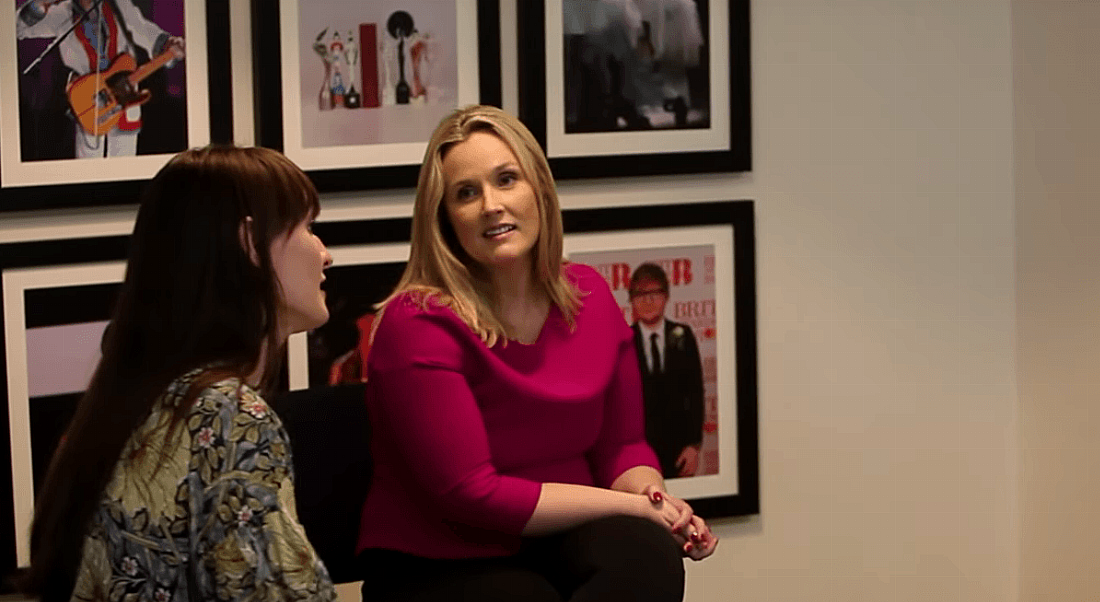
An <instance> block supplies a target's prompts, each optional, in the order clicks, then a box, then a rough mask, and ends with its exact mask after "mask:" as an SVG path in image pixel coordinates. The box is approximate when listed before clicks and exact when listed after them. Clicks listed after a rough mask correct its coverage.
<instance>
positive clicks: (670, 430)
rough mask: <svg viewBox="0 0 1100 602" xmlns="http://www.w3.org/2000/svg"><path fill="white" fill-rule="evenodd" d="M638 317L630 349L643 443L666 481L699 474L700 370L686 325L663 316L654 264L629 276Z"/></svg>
mask: <svg viewBox="0 0 1100 602" xmlns="http://www.w3.org/2000/svg"><path fill="white" fill-rule="evenodd" d="M629 291H630V304H631V306H632V307H633V308H634V315H635V317H636V319H635V321H634V325H633V329H634V348H635V350H636V351H637V353H638V367H639V368H640V369H641V372H642V396H643V399H644V401H645V422H646V439H647V440H648V441H649V444H650V445H651V446H652V447H653V450H654V451H655V452H657V458H658V460H660V462H661V472H662V473H663V474H664V476H665V478H676V477H690V476H693V475H695V473H696V472H697V471H698V470H699V449H700V447H701V446H702V443H703V418H704V406H703V365H702V360H701V359H700V356H699V345H698V344H697V343H696V341H695V335H694V334H693V333H692V331H691V327H690V326H688V325H687V324H681V323H679V322H673V321H672V320H669V319H668V318H666V317H665V306H666V305H667V304H668V295H669V284H668V275H667V274H665V271H664V270H663V269H661V267H660V266H658V265H656V264H653V263H643V264H641V265H639V266H638V267H637V268H636V269H635V270H634V273H633V274H632V275H631V277H630V288H629Z"/></svg>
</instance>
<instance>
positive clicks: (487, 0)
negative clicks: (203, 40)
mask: <svg viewBox="0 0 1100 602" xmlns="http://www.w3.org/2000/svg"><path fill="white" fill-rule="evenodd" d="M253 17H254V23H255V30H254V31H255V35H256V38H257V46H256V55H255V73H256V75H257V78H258V84H259V85H258V90H259V95H258V97H257V107H258V114H259V140H260V143H261V144H262V145H263V146H269V147H272V148H278V149H280V150H282V151H283V152H284V153H285V154H286V156H287V157H289V158H290V159H291V160H293V161H294V162H295V163H297V164H298V165H299V166H301V167H302V168H303V169H304V170H306V171H307V172H308V173H309V174H310V176H311V177H312V178H313V180H314V182H315V183H316V184H317V186H318V188H319V189H321V190H326V191H327V190H349V189H363V188H379V187H399V186H412V185H414V184H415V183H416V172H417V170H418V168H419V164H420V162H421V160H422V159H423V155H424V149H425V148H426V147H427V141H428V138H429V137H430V136H431V133H432V130H433V129H434V128H435V126H436V124H437V123H439V121H440V120H441V119H442V118H443V117H444V116H445V115H447V114H448V113H449V112H451V111H452V110H454V109H455V108H457V107H459V106H464V105H468V104H476V103H485V104H494V105H499V104H500V95H501V94H500V85H501V84H500V79H501V74H500V24H499V21H500V17H499V0H450V1H441V0H373V1H371V2H343V1H340V0H278V1H277V2H275V1H267V0H253Z"/></svg>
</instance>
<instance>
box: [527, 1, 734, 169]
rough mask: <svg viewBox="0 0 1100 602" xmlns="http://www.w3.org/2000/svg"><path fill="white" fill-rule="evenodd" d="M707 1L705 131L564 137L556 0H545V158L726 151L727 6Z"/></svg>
mask: <svg viewBox="0 0 1100 602" xmlns="http://www.w3.org/2000/svg"><path fill="white" fill-rule="evenodd" d="M703 1H705V2H709V7H710V27H709V29H708V37H707V39H708V41H709V44H708V48H709V49H710V127H709V128H707V129H686V130H665V129H658V130H650V131H643V132H595V133H581V134H566V133H565V98H564V93H565V88H564V86H563V84H562V82H564V81H565V67H564V61H565V58H564V57H565V48H564V38H563V35H562V33H561V32H562V31H563V30H562V0H546V15H545V22H546V156H547V157H550V158H558V157H577V156H596V155H630V154H648V153H668V152H677V151H684V152H687V151H727V150H729V148H730V113H729V106H730V97H729V94H730V73H729V64H730V63H729V60H730V57H729V44H728V43H727V40H729V2H728V1H727V0H703Z"/></svg>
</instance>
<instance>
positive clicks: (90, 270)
mask: <svg viewBox="0 0 1100 602" xmlns="http://www.w3.org/2000/svg"><path fill="white" fill-rule="evenodd" d="M125 271H126V262H124V261H112V262H104V263H92V264H86V265H79V266H50V267H34V268H14V269H11V270H5V271H4V274H3V279H2V282H0V286H2V287H3V304H4V354H5V357H6V358H7V366H6V368H7V373H8V400H7V401H8V434H9V437H10V444H11V472H12V504H13V509H14V512H13V513H14V518H15V547H16V563H17V564H18V566H21V567H25V566H27V565H28V564H29V563H30V539H29V538H30V525H31V518H32V516H33V515H34V472H33V467H32V464H31V421H30V388H29V383H28V377H27V376H28V366H27V330H26V308H25V307H24V303H23V300H24V298H25V297H24V294H25V293H26V291H28V290H31V289H39V288H60V287H68V286H83V285H91V284H109V283H112V282H122V279H123V276H124V274H125Z"/></svg>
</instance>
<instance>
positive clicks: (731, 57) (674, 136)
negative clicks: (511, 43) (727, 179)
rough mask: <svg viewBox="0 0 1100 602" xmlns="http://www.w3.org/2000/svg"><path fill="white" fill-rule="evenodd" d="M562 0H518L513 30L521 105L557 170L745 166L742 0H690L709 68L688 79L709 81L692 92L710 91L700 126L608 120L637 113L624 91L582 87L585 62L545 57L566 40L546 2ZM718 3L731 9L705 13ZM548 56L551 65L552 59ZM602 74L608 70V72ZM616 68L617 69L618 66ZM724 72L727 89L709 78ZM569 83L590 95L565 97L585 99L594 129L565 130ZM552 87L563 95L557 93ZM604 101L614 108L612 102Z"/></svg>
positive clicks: (748, 165) (600, 173)
mask: <svg viewBox="0 0 1100 602" xmlns="http://www.w3.org/2000/svg"><path fill="white" fill-rule="evenodd" d="M564 1H567V0H524V1H522V2H518V3H517V22H518V23H517V24H518V36H519V39H520V40H521V43H520V44H519V114H520V118H521V119H522V120H523V122H524V123H525V124H526V125H527V127H528V128H529V129H530V130H531V132H532V133H533V134H534V135H535V137H536V139H538V141H539V143H540V144H541V145H542V147H543V150H544V151H546V153H547V157H548V159H549V160H550V166H551V168H552V169H553V171H554V175H555V177H557V178H592V177H618V176H638V175H655V174H684V173H712V172H746V171H750V170H751V169H752V132H751V110H750V104H751V99H750V60H749V49H750V46H749V0H696V2H697V3H699V5H701V7H702V8H701V9H700V10H699V15H700V20H701V21H702V28H701V29H702V32H703V36H704V39H705V40H706V42H705V45H704V46H703V47H702V49H701V53H700V56H701V59H700V62H699V64H698V67H697V68H698V69H703V72H704V73H709V77H707V76H705V75H700V76H696V77H694V78H693V80H692V82H691V85H690V86H689V87H690V88H695V89H696V92H698V89H699V88H700V84H696V83H695V82H696V81H705V82H706V83H704V84H701V85H703V86H706V90H707V91H709V95H708V94H701V93H700V94H697V96H698V97H700V98H709V99H711V101H709V102H707V103H706V104H707V107H708V108H707V109H706V110H707V111H708V116H707V117H706V122H707V124H706V127H705V128H704V127H702V125H699V124H693V125H680V126H676V127H670V128H656V127H655V128H654V129H640V128H641V126H640V125H636V126H634V125H632V126H627V125H626V122H625V121H622V122H620V125H621V126H622V127H625V128H626V129H622V130H619V129H617V127H618V126H612V125H610V124H611V123H613V122H614V121H615V118H614V116H613V115H614V113H616V112H619V111H620V110H625V111H626V112H627V113H633V114H635V115H638V114H639V112H638V111H636V110H635V108H629V109H622V107H623V106H625V105H624V100H623V98H622V96H621V95H616V96H614V97H611V96H608V95H606V94H597V93H594V92H591V93H590V92H588V91H590V90H593V89H595V88H597V87H599V86H596V85H587V84H583V83H581V81H580V80H578V79H577V78H580V77H582V76H581V75H578V74H579V73H582V72H584V69H581V68H579V67H578V66H577V65H575V64H573V63H572V62H571V63H569V65H566V62H567V59H566V58H565V56H563V58H562V60H561V62H557V60H554V61H549V60H548V57H555V56H559V55H557V53H552V49H562V52H563V54H565V50H564V49H565V48H566V46H567V43H566V42H565V41H564V39H563V38H564V37H565V36H564V33H563V29H561V28H562V27H564V26H563V25H562V21H563V20H564V19H562V18H557V17H560V15H557V17H555V15H551V14H550V12H549V11H551V10H560V7H561V6H562V5H563V2H564ZM716 9H724V10H725V12H726V13H727V14H728V19H726V20H712V19H710V17H709V16H710V15H716V14H721V12H722V10H716ZM548 17H555V18H553V19H551V18H548ZM712 21H713V22H712ZM551 23H553V24H555V27H554V29H555V31H549V30H550V28H551V27H550V24H551ZM723 30H724V32H723ZM716 31H717V32H722V33H723V35H724V36H725V38H726V39H727V40H728V45H721V44H718V45H712V44H710V42H709V40H710V39H711V38H712V37H713V38H714V39H722V37H721V36H717V37H716V36H714V35H713V33H714V32H716ZM587 35H588V34H585V35H582V36H570V38H571V39H577V38H585V37H586V36H587ZM558 38H562V43H561V44H557V43H556V39H558ZM570 43H572V42H570ZM566 56H569V57H572V56H575V54H573V53H569V54H568V55H566ZM723 56H724V57H726V58H728V61H722V60H714V61H712V60H711V57H715V58H721V57H723ZM578 60H579V59H578ZM605 64H606V59H605ZM616 64H618V63H616ZM704 64H705V66H706V68H705V69H704ZM554 65H556V67H552V66H554ZM617 69H618V68H617ZM567 71H568V74H569V75H568V79H572V81H573V83H572V84H570V83H568V82H567V81H566V79H567V74H566V72H567ZM622 71H625V68H622ZM616 72H619V71H616ZM647 72H648V71H647ZM715 76H717V77H715ZM601 77H603V76H601ZM606 77H608V78H609V79H610V78H611V77H612V76H610V75H608V76H606ZM615 77H617V78H620V79H621V77H622V76H621V75H616V76H615ZM558 78H561V79H558ZM722 79H728V83H729V85H728V89H727V87H725V86H720V85H712V84H716V82H720V81H721V80H722ZM585 81H587V80H585ZM616 81H618V80H616ZM570 85H573V86H576V87H577V89H583V90H585V91H586V92H584V94H589V95H588V96H585V97H584V98H588V99H589V100H588V101H587V102H588V104H585V103H583V102H580V103H579V104H578V102H579V101H573V104H572V105H571V106H574V109H573V111H574V113H576V111H577V109H576V108H575V107H577V106H584V107H587V108H584V109H580V111H581V112H585V111H587V113H588V114H592V115H597V114H598V115H599V117H598V118H595V119H596V121H594V122H586V123H603V124H604V125H593V126H590V127H591V128H595V129H589V131H574V132H568V131H566V130H567V127H568V126H567V125H566V123H567V121H568V120H569V118H568V117H567V116H566V113H567V111H566V108H565V104H566V94H567V92H566V90H567V89H568V88H569V86H570ZM602 85H604V86H607V87H612V86H614V85H616V84H614V83H607V82H604V83H603V84H602ZM559 94H560V95H561V96H560V98H558V95H559ZM578 94H579V92H578ZM551 95H553V96H554V97H555V99H554V100H552V99H551ZM681 98H682V97H681ZM616 99H617V100H616ZM668 102H672V100H671V99H670V100H669V101H668ZM552 103H558V104H557V105H554V104H552ZM627 104H629V103H627ZM672 106H675V105H669V106H668V107H666V109H667V110H670V111H671V110H672V109H671V108H670V107H672ZM555 107H558V108H555ZM609 107H615V108H613V109H609ZM608 119H610V120H611V121H608ZM632 121H634V120H632ZM723 121H728V126H727V127H722V126H721V122H723ZM637 123H641V122H640V121H636V122H635V124H637ZM582 129H583V128H582ZM727 135H728V139H727V138H726V136H727ZM723 140H725V141H724V142H723Z"/></svg>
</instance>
